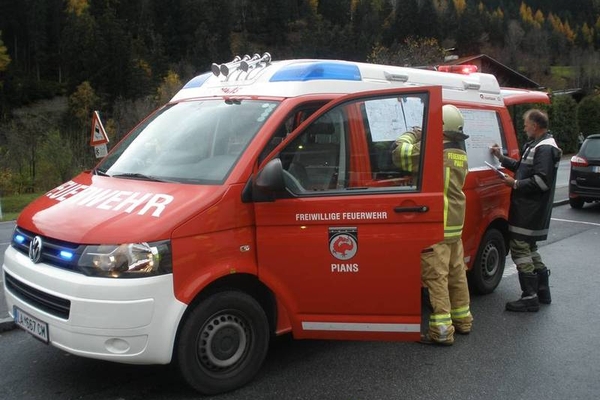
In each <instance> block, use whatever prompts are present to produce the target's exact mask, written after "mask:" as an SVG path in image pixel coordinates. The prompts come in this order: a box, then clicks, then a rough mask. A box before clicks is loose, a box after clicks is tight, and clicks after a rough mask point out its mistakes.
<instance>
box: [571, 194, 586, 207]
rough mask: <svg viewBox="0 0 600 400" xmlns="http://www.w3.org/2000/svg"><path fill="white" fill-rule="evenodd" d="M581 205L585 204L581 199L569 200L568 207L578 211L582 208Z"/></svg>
mask: <svg viewBox="0 0 600 400" xmlns="http://www.w3.org/2000/svg"><path fill="white" fill-rule="evenodd" d="M583 203H585V201H583V199H582V198H581V197H575V198H572V197H571V198H569V205H570V206H571V208H576V209H578V210H579V209H581V208H583Z"/></svg>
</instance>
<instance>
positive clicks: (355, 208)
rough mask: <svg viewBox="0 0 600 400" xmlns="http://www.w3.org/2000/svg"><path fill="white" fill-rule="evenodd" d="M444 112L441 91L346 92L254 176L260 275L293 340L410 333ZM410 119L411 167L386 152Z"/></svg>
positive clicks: (435, 204) (437, 187)
mask: <svg viewBox="0 0 600 400" xmlns="http://www.w3.org/2000/svg"><path fill="white" fill-rule="evenodd" d="M441 115H442V101H441V89H440V88H439V87H420V88H411V89H393V90H380V91H371V92H363V93H360V94H351V95H347V96H344V97H342V98H339V99H338V100H335V101H332V102H331V103H328V104H327V105H326V106H325V107H323V108H322V109H321V110H319V111H317V112H316V113H315V114H313V115H312V116H311V117H310V118H309V119H308V120H307V121H306V123H305V124H303V125H302V126H301V127H300V129H299V130H297V131H295V132H294V133H292V135H290V137H289V138H287V139H286V140H285V141H284V142H283V143H282V144H281V145H280V146H279V147H278V148H277V149H276V150H275V153H274V154H275V156H274V157H273V154H272V156H271V157H270V158H271V160H267V161H266V165H265V166H264V168H263V169H262V171H260V172H258V174H257V175H256V179H255V187H254V188H253V190H254V191H255V192H258V191H261V190H262V193H261V194H260V195H259V196H256V197H255V199H256V200H255V203H254V209H255V218H256V235H257V242H256V244H257V255H258V265H259V277H260V279H261V280H262V281H263V282H264V283H265V284H266V285H267V286H268V287H270V288H271V289H272V290H273V292H274V293H275V295H276V296H277V299H278V304H279V305H280V306H282V307H283V308H285V312H286V313H287V315H288V316H289V318H290V321H291V325H292V330H293V333H294V336H295V337H297V338H328V339H365V340H366V339H369V340H379V339H384V340H418V338H419V332H420V316H421V303H420V293H421V280H420V253H421V249H423V248H426V247H428V246H429V245H431V244H433V243H436V242H438V241H440V240H441V239H442V238H443V195H442V171H443V168H442V117H441ZM414 126H418V127H420V128H421V130H422V141H421V145H420V149H419V148H418V147H416V148H415V153H414V154H415V163H416V165H415V167H414V168H412V169H411V170H407V169H406V168H405V169H402V168H400V167H398V166H396V165H395V164H394V163H393V162H392V155H391V154H392V148H393V145H394V142H395V139H396V138H397V137H398V136H400V135H401V134H402V133H403V132H405V131H407V130H409V129H411V128H412V127H414ZM417 146H418V145H417ZM416 150H420V151H416ZM267 170H268V171H267ZM261 174H263V176H261ZM278 174H279V175H280V176H281V179H282V180H280V181H278V179H279V178H277V176H278ZM266 175H268V176H269V178H267V177H266ZM273 177H275V178H273ZM265 180H270V181H271V182H275V183H274V184H272V185H270V186H269V185H267V186H266V187H265V186H264V185H263V186H261V187H260V188H259V186H260V184H259V183H260V182H263V181H265ZM276 182H281V185H278V184H277V183H276ZM265 192H269V193H267V195H265ZM279 315H282V313H280V314H279Z"/></svg>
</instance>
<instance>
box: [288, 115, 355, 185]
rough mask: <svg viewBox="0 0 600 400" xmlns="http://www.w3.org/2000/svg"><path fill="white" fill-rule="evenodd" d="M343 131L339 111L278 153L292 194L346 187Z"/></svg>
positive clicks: (342, 119) (313, 124)
mask: <svg viewBox="0 0 600 400" xmlns="http://www.w3.org/2000/svg"><path fill="white" fill-rule="evenodd" d="M346 141H347V135H346V127H345V123H344V116H343V114H342V113H341V112H340V111H337V112H329V113H327V114H325V115H323V116H321V117H320V118H319V119H317V120H316V121H314V122H313V123H312V124H311V125H310V126H309V127H308V128H307V129H305V130H304V132H303V133H302V134H300V135H299V136H298V137H297V138H295V139H294V140H293V141H292V142H291V143H290V144H289V145H288V146H287V147H286V148H285V149H284V150H283V151H282V152H281V153H280V158H281V162H282V164H283V168H284V171H285V174H284V176H285V177H287V180H288V182H289V183H290V184H291V185H290V186H292V188H291V189H292V191H294V192H296V193H302V192H305V191H308V192H315V191H325V190H332V189H340V188H343V187H345V176H346V172H345V171H346V167H345V166H346V164H347V159H348V158H347V155H346Z"/></svg>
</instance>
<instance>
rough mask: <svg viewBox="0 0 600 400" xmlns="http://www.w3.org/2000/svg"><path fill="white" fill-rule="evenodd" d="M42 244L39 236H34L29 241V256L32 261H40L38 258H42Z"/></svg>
mask: <svg viewBox="0 0 600 400" xmlns="http://www.w3.org/2000/svg"><path fill="white" fill-rule="evenodd" d="M42 246H43V243H42V238H41V237H39V236H36V237H34V238H33V240H32V241H31V243H29V258H30V259H31V261H33V262H34V263H38V262H40V258H42Z"/></svg>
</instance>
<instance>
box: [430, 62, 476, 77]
mask: <svg viewBox="0 0 600 400" xmlns="http://www.w3.org/2000/svg"><path fill="white" fill-rule="evenodd" d="M437 70H438V71H440V72H453V73H455V74H463V75H469V74H472V73H474V72H477V65H470V64H464V65H460V64H457V65H439V66H438V67H437Z"/></svg>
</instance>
